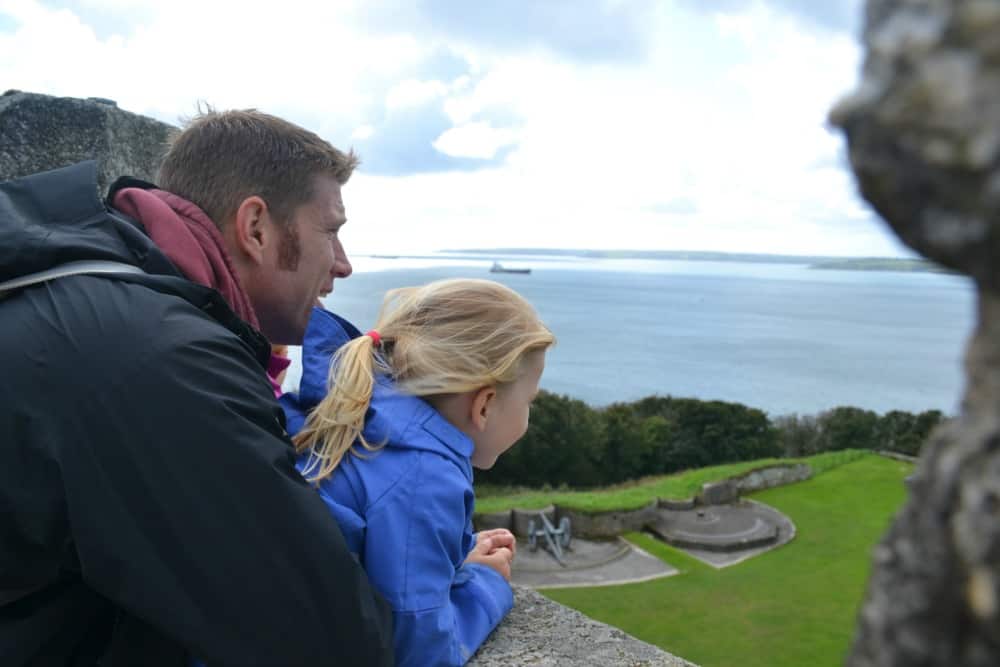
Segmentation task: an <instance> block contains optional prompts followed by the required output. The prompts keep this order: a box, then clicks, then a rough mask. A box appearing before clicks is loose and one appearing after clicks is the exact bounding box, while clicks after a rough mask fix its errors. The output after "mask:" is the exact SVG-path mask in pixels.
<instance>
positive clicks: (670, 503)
mask: <svg viewBox="0 0 1000 667" xmlns="http://www.w3.org/2000/svg"><path fill="white" fill-rule="evenodd" d="M810 477H812V469H811V468H810V467H809V466H808V465H807V464H805V463H796V464H791V465H776V466H769V467H767V468H759V469H757V470H751V471H749V472H745V473H743V474H741V475H737V476H735V477H730V478H727V479H724V480H719V481H717V482H710V483H707V484H705V485H703V487H702V491H701V493H700V494H698V496H697V497H696V498H689V499H687V500H670V499H667V498H659V499H655V500H652V501H651V502H650V503H649V504H648V505H646V506H644V507H640V508H638V509H634V510H611V511H607V512H584V511H581V510H576V509H572V508H569V507H562V506H560V505H549V506H548V507H546V508H544V509H539V510H523V509H514V510H507V511H503V512H492V513H489V514H476V516H475V518H474V522H475V527H476V530H486V529H488V528H506V529H508V530H510V531H512V532H513V533H514V534H516V535H521V536H524V535H527V532H528V531H527V525H528V521H530V520H533V519H535V517H537V515H538V513H539V512H545V514H546V516H547V517H548V518H549V520H550V521H552V522H553V523H556V522H558V521H559V520H561V519H562V518H563V517H569V520H570V523H571V526H572V530H573V535H574V536H576V537H585V538H608V537H617V536H619V535H622V534H624V533H628V532H631V531H635V530H642V529H643V528H644V527H645V526H646V524H648V523H650V522H651V521H653V520H654V519H656V510H657V509H658V508H660V507H665V508H667V509H675V510H680V509H691V508H693V507H694V506H695V505H721V504H726V503H731V502H735V501H736V500H738V499H739V497H740V496H741V495H742V494H744V493H752V492H754V491H760V490H762V489H769V488H771V487H774V486H781V485H783V484H794V483H795V482H801V481H803V480H806V479H809V478H810Z"/></svg>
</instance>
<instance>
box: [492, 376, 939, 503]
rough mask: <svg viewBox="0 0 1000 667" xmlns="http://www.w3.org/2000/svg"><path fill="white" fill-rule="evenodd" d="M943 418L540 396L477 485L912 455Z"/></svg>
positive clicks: (608, 480) (593, 480)
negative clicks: (861, 452)
mask: <svg viewBox="0 0 1000 667" xmlns="http://www.w3.org/2000/svg"><path fill="white" fill-rule="evenodd" d="M943 419H944V415H943V414H942V413H941V412H940V411H939V410H928V411H926V412H921V413H919V414H913V413H910V412H903V411H900V410H893V411H891V412H888V413H886V414H884V415H879V414H877V413H875V412H873V411H871V410H863V409H861V408H855V407H838V408H833V409H832V410H828V411H826V412H823V413H820V414H818V415H804V416H803V415H789V416H782V417H777V418H775V419H770V418H769V417H768V415H767V413H765V412H763V411H762V410H758V409H756V408H751V407H747V406H745V405H742V404H739V403H727V402H723V401H702V400H698V399H693V398H672V397H669V396H651V397H648V398H644V399H641V400H639V401H635V402H632V403H614V404H612V405H609V406H607V407H604V408H592V407H590V406H589V405H587V404H586V403H584V402H583V401H580V400H577V399H574V398H570V397H568V396H563V395H559V394H552V393H549V392H545V391H542V392H540V393H539V395H538V397H537V398H536V399H535V402H534V404H533V405H532V408H531V423H530V425H529V426H528V431H527V433H526V434H525V436H524V438H523V439H522V440H521V441H519V443H518V444H517V446H515V447H514V448H513V449H511V450H510V451H509V452H507V453H506V454H504V456H502V457H500V459H499V460H498V461H497V463H496V465H495V466H494V467H493V468H492V469H491V470H488V471H478V472H477V473H476V481H477V483H485V484H498V485H518V486H543V485H552V486H559V485H568V486H572V487H578V488H579V487H583V488H586V487H593V486H604V485H608V484H616V483H619V482H624V481H627V480H632V479H638V478H640V477H645V476H647V475H662V474H668V473H672V472H678V471H680V470H689V469H694V468H702V467H705V466H710V465H717V464H720V463H733V462H737V461H751V460H755V459H761V458H780V457H799V456H809V455H812V454H817V453H820V452H826V451H834V450H840V449H886V450H891V451H895V452H899V453H902V454H908V455H911V456H915V455H916V454H917V453H918V452H919V451H920V447H921V445H922V444H923V442H924V441H925V440H926V439H927V436H928V434H929V433H930V432H931V430H932V429H933V428H934V427H935V426H937V425H938V424H939V423H940V422H941V421H942V420H943Z"/></svg>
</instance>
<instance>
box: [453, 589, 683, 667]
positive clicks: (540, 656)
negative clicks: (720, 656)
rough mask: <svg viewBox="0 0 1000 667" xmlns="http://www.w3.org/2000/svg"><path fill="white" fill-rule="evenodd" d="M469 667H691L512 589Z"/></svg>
mask: <svg viewBox="0 0 1000 667" xmlns="http://www.w3.org/2000/svg"><path fill="white" fill-rule="evenodd" d="M469 665H470V667H511V665H537V666H538V667H562V666H563V665H565V666H566V667H574V666H575V665H600V666H601V667H626V666H627V667H640V666H647V665H648V666H650V667H652V666H653V665H657V666H661V665H662V666H663V667H686V666H687V667H694V665H693V664H692V663H690V662H687V661H686V660H682V659H680V658H677V657H675V656H672V655H670V654H669V653H664V652H663V651H661V650H660V649H658V648H657V647H655V646H653V645H652V644H647V643H646V642H643V641H639V640H638V639H635V638H634V637H631V636H629V635H627V634H625V633H624V632H622V631H621V630H618V629H616V628H612V627H610V626H608V625H604V624H603V623H598V622H597V621H594V620H592V619H590V618H587V617H586V616H584V615H583V614H581V613H580V612H578V611H573V610H572V609H567V608H566V607H564V606H562V605H561V604H557V603H555V602H553V601H552V600H549V599H548V598H546V597H544V596H542V595H541V594H539V593H537V592H535V591H533V590H531V589H530V588H525V587H523V586H514V610H513V611H512V612H511V613H510V616H508V617H507V618H506V619H505V620H504V622H503V623H502V624H501V625H500V627H498V628H497V629H496V631H495V632H494V633H493V634H492V635H491V636H490V638H489V639H487V640H486V643H485V644H483V646H482V648H480V649H479V652H478V653H476V655H475V656H473V658H472V660H471V661H470V662H469Z"/></svg>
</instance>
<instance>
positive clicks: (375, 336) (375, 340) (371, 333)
mask: <svg viewBox="0 0 1000 667" xmlns="http://www.w3.org/2000/svg"><path fill="white" fill-rule="evenodd" d="M365 335H366V336H368V337H369V338H371V339H372V345H374V346H375V347H378V346H379V345H381V344H382V336H379V335H378V332H377V331H375V330H374V329H372V330H371V331H369V332H368V333H366V334H365Z"/></svg>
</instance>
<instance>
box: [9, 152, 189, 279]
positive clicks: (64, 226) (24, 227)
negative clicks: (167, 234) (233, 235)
mask: <svg viewBox="0 0 1000 667" xmlns="http://www.w3.org/2000/svg"><path fill="white" fill-rule="evenodd" d="M78 260H106V261H114V262H123V263H125V264H132V265H135V266H138V267H139V268H141V269H143V270H144V271H146V272H147V273H150V274H166V275H178V274H177V271H176V269H174V267H173V265H172V264H171V263H170V260H168V259H167V258H166V256H165V255H164V254H163V253H162V252H161V251H160V250H159V249H158V248H157V247H156V246H155V245H153V242H152V241H151V240H150V239H149V237H148V236H146V234H145V233H144V232H143V230H142V229H141V227H139V225H137V224H136V223H134V222H133V221H131V220H129V219H128V218H126V217H125V216H124V215H121V214H120V213H118V212H116V211H113V210H109V209H108V208H107V207H106V206H105V205H104V203H103V202H101V200H100V199H99V198H98V194H97V166H96V163H95V162H94V161H92V160H91V161H87V162H81V163H79V164H75V165H71V166H69V167H62V168H60V169H55V170H52V171H46V172H41V173H38V174H32V175H31V176H25V177H24V178H19V179H15V180H11V181H5V182H2V183H0V282H3V281H6V280H10V279H12V278H17V277H20V276H25V275H28V274H31V273H36V272H38V271H44V270H45V269H49V268H52V267H54V266H58V265H60V264H65V263H67V262H72V261H78Z"/></svg>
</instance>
